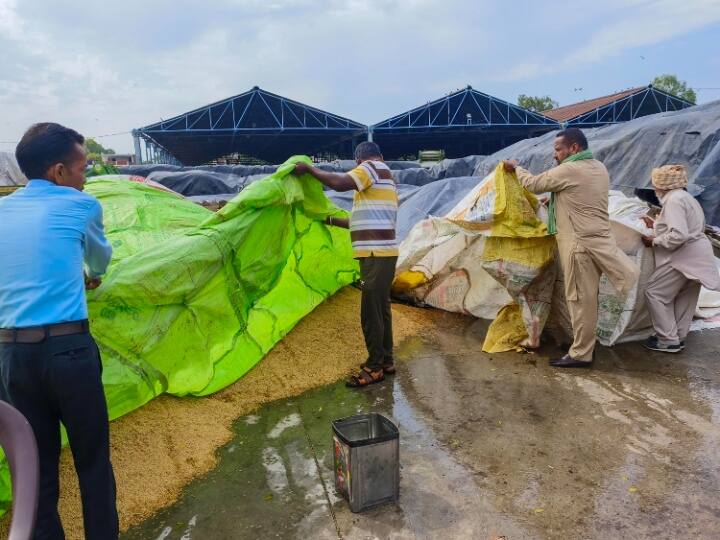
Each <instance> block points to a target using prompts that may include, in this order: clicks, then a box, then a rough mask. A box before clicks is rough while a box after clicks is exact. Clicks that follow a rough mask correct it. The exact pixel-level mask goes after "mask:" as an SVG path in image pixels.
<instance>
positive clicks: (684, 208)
mask: <svg viewBox="0 0 720 540" xmlns="http://www.w3.org/2000/svg"><path fill="white" fill-rule="evenodd" d="M652 183H653V186H654V187H655V192H656V194H657V197H658V199H659V200H660V203H661V204H662V211H661V212H660V215H659V216H658V218H657V219H656V220H655V222H654V223H653V224H652V225H653V236H646V237H644V238H643V241H644V242H645V245H646V246H648V247H652V248H653V251H654V252H655V272H654V273H653V274H652V276H650V280H649V283H648V287H647V290H646V291H645V296H646V298H647V303H648V309H649V311H650V316H651V317H652V321H653V327H654V328H655V335H654V336H652V337H650V338H649V339H648V340H647V341H646V342H645V347H646V348H648V349H651V350H653V351H661V352H668V353H675V352H679V351H681V350H682V349H683V348H684V347H685V337H686V336H687V333H688V330H689V329H690V322H691V321H692V318H693V314H694V313H695V307H696V306H697V301H698V296H699V295H700V286H701V285H703V286H705V287H706V288H708V289H715V290H720V274H718V269H717V266H716V265H715V257H714V256H713V251H712V244H710V240H708V238H707V236H705V233H704V230H705V218H704V215H703V211H702V208H701V207H700V204H699V203H698V202H697V201H696V200H695V198H694V197H693V196H692V195H690V194H689V193H688V192H687V191H686V190H685V189H684V188H685V186H687V183H688V180H687V172H686V171H685V167H684V166H682V165H665V166H663V167H660V168H657V169H653V171H652Z"/></svg>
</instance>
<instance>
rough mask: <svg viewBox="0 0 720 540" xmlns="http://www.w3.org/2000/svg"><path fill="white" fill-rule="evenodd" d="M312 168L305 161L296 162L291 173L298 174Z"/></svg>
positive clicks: (307, 171)
mask: <svg viewBox="0 0 720 540" xmlns="http://www.w3.org/2000/svg"><path fill="white" fill-rule="evenodd" d="M311 170H312V167H311V166H310V165H308V164H307V163H302V162H300V163H296V164H295V170H294V171H293V174H294V175H295V176H300V175H303V174H306V173H309V172H310V171H311Z"/></svg>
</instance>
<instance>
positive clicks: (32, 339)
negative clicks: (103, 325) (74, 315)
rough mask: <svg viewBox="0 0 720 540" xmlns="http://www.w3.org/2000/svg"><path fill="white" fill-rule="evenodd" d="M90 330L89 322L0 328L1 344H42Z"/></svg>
mask: <svg viewBox="0 0 720 540" xmlns="http://www.w3.org/2000/svg"><path fill="white" fill-rule="evenodd" d="M89 329H90V325H89V324H88V321H87V320H84V321H73V322H64V323H57V324H46V325H44V326H27V327H25V328H0V343H40V342H41V341H45V339H47V338H49V337H58V336H70V335H73V334H84V333H85V332H87V331H88V330H89Z"/></svg>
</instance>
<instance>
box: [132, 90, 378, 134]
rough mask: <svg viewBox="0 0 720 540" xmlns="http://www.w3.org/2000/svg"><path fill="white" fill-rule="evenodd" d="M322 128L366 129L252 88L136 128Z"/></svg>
mask: <svg viewBox="0 0 720 540" xmlns="http://www.w3.org/2000/svg"><path fill="white" fill-rule="evenodd" d="M262 129H266V130H273V131H275V130H280V131H282V130H286V129H287V130H305V129H313V130H315V129H324V130H339V131H348V130H349V131H353V132H355V131H358V130H359V131H364V130H366V129H367V128H366V126H365V125H363V124H360V123H358V122H355V121H353V120H349V119H348V118H343V117H342V116H338V115H335V114H331V113H328V112H325V111H321V110H320V109H316V108H314V107H309V106H307V105H303V104H302V103H298V102H297V101H293V100H291V99H287V98H284V97H282V96H278V95H276V94H272V93H270V92H267V91H265V90H262V89H260V88H258V87H257V86H256V87H254V88H253V89H252V90H250V91H248V92H245V93H244V94H240V95H237V96H234V97H231V98H228V99H225V100H223V101H218V102H217V103H213V104H211V105H206V106H205V107H201V108H199V109H195V110H194V111H190V112H187V113H184V114H181V115H178V116H175V117H174V118H170V119H169V120H162V121H160V122H157V123H155V124H151V125H149V126H146V127H143V128H140V130H139V131H140V132H141V133H146V134H151V133H159V132H171V131H172V132H174V131H185V132H208V131H210V132H222V131H231V132H232V131H236V132H243V131H249V132H254V131H257V130H262Z"/></svg>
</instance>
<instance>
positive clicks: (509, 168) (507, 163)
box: [502, 159, 518, 172]
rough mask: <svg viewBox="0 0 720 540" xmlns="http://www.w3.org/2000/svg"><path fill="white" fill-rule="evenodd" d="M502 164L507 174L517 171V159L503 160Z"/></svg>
mask: <svg viewBox="0 0 720 540" xmlns="http://www.w3.org/2000/svg"><path fill="white" fill-rule="evenodd" d="M502 164H503V169H505V172H515V169H517V166H518V162H517V160H516V159H503V162H502Z"/></svg>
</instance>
